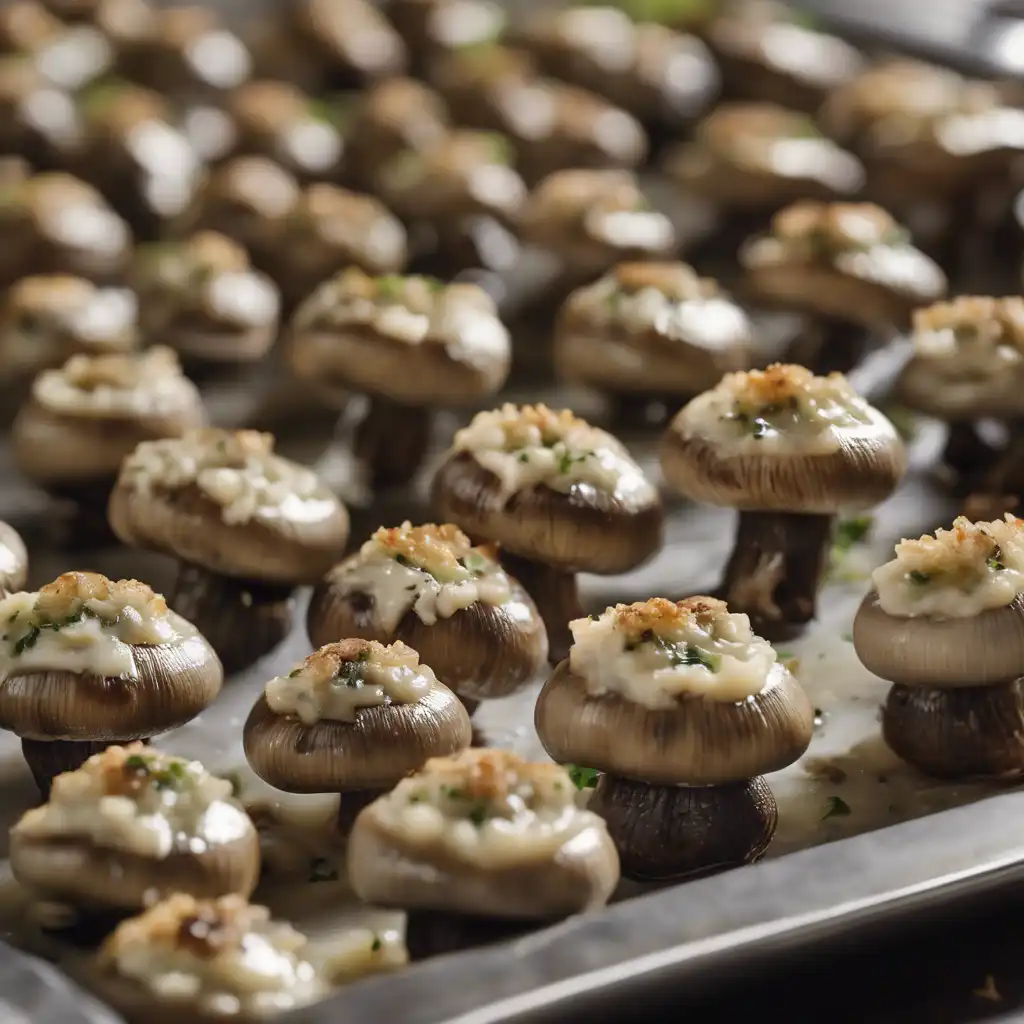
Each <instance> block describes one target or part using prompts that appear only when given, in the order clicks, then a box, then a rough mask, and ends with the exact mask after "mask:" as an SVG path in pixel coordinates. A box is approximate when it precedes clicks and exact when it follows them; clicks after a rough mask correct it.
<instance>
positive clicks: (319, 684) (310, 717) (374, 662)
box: [265, 641, 437, 725]
mask: <svg viewBox="0 0 1024 1024" xmlns="http://www.w3.org/2000/svg"><path fill="white" fill-rule="evenodd" d="M337 647H338V645H337V644H328V645H327V647H322V648H321V649H320V650H319V651H316V652H315V653H314V654H312V655H310V657H308V658H307V659H306V660H305V661H303V662H301V663H300V664H298V665H296V666H295V668H294V669H292V671H291V672H290V673H288V675H285V676H277V677H276V678H274V679H271V680H270V682H269V683H267V685H266V689H265V694H266V699H267V704H268V705H269V706H270V709H271V711H273V712H274V714H276V715H295V717H296V718H298V719H299V721H300V722H302V724H303V725H316V723H317V722H319V721H322V720H324V719H326V720H328V721H332V722H354V721H355V720H356V717H357V715H358V713H359V711H360V709H362V708H375V707H381V706H383V705H385V704H416V703H418V702H419V701H421V700H423V698H424V697H426V695H427V694H428V693H430V691H431V690H432V689H433V687H434V685H435V684H436V683H437V678H436V677H435V675H434V673H433V671H432V670H431V669H430V668H429V667H428V666H427V665H421V664H420V656H419V655H418V654H417V653H416V652H415V651H414V650H413V649H412V648H411V647H408V646H406V645H405V644H403V643H402V642H401V641H398V642H396V643H393V644H391V645H390V646H387V647H385V646H384V645H383V644H378V643H376V642H371V643H368V644H366V645H365V646H364V647H363V648H362V650H361V651H360V652H359V654H358V656H357V657H356V658H355V659H353V660H349V659H348V658H342V657H340V656H339V654H338V652H337V650H336V648H337Z"/></svg>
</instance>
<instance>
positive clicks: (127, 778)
mask: <svg viewBox="0 0 1024 1024" xmlns="http://www.w3.org/2000/svg"><path fill="white" fill-rule="evenodd" d="M11 869H12V871H13V872H14V876H15V878H17V880H18V881H19V882H21V884H22V885H25V886H28V887H29V888H31V889H33V890H36V891H37V892H40V893H42V894H43V895H45V896H47V897H48V898H50V899H63V900H67V901H68V902H70V903H72V904H77V905H85V906H101V907H119V908H132V909H135V908H141V907H143V906H145V905H146V904H147V902H149V901H150V900H151V898H152V896H153V895H156V896H162V895H166V894H169V893H172V892H188V893H190V894H192V895H193V896H220V895H223V894H225V893H240V894H241V895H243V896H248V895H249V893H251V892H252V891H253V889H255V888H256V881H257V879H258V877H259V870H260V848H259V836H258V835H257V832H256V829H255V827H254V826H253V823H252V822H251V821H250V820H249V816H248V815H247V814H246V813H245V811H244V810H243V809H242V807H241V806H240V805H239V804H238V803H236V801H235V800H234V799H233V798H232V795H231V782H230V780H227V779H219V778H216V777H215V776H213V775H211V774H210V773H209V772H208V771H207V770H206V769H205V768H204V767H203V766H202V765H201V764H200V763H199V762H198V761H187V760H184V759H183V758H180V757H174V756H173V755H170V754H165V753H162V752H160V751H157V750H153V749H151V748H149V747H147V746H146V745H144V744H142V743H133V744H130V745H128V746H125V747H120V746H113V747H108V748H107V749H106V750H104V751H103V752H102V753H99V754H94V755H93V756H92V757H90V758H89V759H88V760H87V761H86V762H85V764H83V765H82V767H81V768H79V769H78V770H76V771H72V772H65V773H64V774H62V775H58V776H57V777H56V779H54V782H53V788H52V789H51V791H50V795H49V798H48V800H47V802H46V803H45V804H43V806H42V807H37V808H35V809H33V810H31V811H28V812H26V814H24V815H23V816H22V818H21V819H20V821H19V822H18V823H17V824H16V825H15V826H14V828H13V829H11Z"/></svg>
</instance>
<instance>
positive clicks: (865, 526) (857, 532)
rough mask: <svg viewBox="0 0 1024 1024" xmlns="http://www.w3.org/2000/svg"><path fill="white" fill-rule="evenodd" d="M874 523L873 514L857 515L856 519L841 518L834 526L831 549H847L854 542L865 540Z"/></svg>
mask: <svg viewBox="0 0 1024 1024" xmlns="http://www.w3.org/2000/svg"><path fill="white" fill-rule="evenodd" d="M874 525H875V519H874V516H857V518H856V519H843V520H841V521H840V522H839V523H838V525H837V526H836V534H835V539H834V540H833V541H832V547H833V550H835V551H849V550H850V548H852V547H853V546H854V544H860V543H861V542H863V541H865V540H867V538H868V535H869V534H870V533H871V527H872V526H874Z"/></svg>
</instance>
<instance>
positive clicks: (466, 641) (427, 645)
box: [307, 522, 548, 714]
mask: <svg viewBox="0 0 1024 1024" xmlns="http://www.w3.org/2000/svg"><path fill="white" fill-rule="evenodd" d="M307 631H308V633H309V638H310V640H311V641H312V643H313V645H314V646H315V647H320V646H322V645H323V644H326V643H329V642H331V641H334V640H339V639H341V638H343V637H362V638H363V639H365V640H378V641H380V642H381V643H388V642H390V641H393V640H401V641H403V642H404V643H407V644H408V645H409V646H410V647H412V648H413V650H415V651H418V652H419V655H420V657H421V658H422V659H423V661H424V662H426V663H427V664H428V665H430V666H431V668H433V669H434V671H435V672H437V673H439V675H440V677H441V679H442V681H443V682H444V683H445V685H447V686H449V687H450V688H451V689H452V690H454V691H455V693H456V694H458V696H459V699H460V700H461V701H462V702H463V704H465V705H466V708H467V710H468V711H469V712H470V713H471V714H472V712H473V711H474V710H475V708H476V706H477V704H478V703H479V702H480V700H482V699H488V698H494V697H506V696H508V695H509V694H511V693H514V692H515V691H517V690H519V689H521V688H522V687H524V686H525V685H526V684H527V683H529V682H530V681H532V680H533V679H536V678H537V677H538V676H539V675H540V673H541V671H542V670H543V669H544V668H545V667H546V665H547V655H548V642H547V633H546V631H545V628H544V623H543V622H542V621H541V618H540V614H539V613H538V611H537V608H536V606H535V605H534V603H533V601H532V600H531V598H530V596H529V595H528V594H527V593H526V591H525V590H523V588H522V586H521V585H520V584H519V582H518V581H517V580H515V579H513V578H511V577H510V576H508V575H507V574H506V573H505V572H504V570H503V569H502V568H501V566H500V565H499V564H498V561H497V557H496V552H494V551H493V550H491V549H488V548H480V547H473V546H471V544H470V541H469V538H468V537H467V536H466V535H465V534H464V533H463V532H462V531H461V530H460V529H459V528H458V527H457V526H452V525H451V524H450V523H446V524H444V525H442V526H438V525H435V524H434V523H427V524H425V525H423V526H413V525H412V524H411V523H408V522H406V523H403V524H402V525H401V526H398V527H392V528H391V529H387V528H384V527H381V529H379V530H377V532H376V533H374V535H373V537H371V538H370V540H368V541H367V542H366V543H365V544H364V545H363V546H362V548H361V549H360V550H359V551H358V552H357V553H356V554H354V555H351V556H350V557H349V558H347V559H345V561H344V562H341V563H340V564H339V565H337V566H335V567H334V568H333V569H332V570H331V571H330V572H329V573H328V574H327V578H326V579H325V580H323V581H322V582H321V583H319V584H318V585H317V587H316V589H315V590H314V591H313V597H312V598H311V600H310V604H309V616H308V619H307Z"/></svg>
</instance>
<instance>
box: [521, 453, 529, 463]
mask: <svg viewBox="0 0 1024 1024" xmlns="http://www.w3.org/2000/svg"><path fill="white" fill-rule="evenodd" d="M519 461H520V462H529V461H530V453H529V452H520V453H519Z"/></svg>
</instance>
